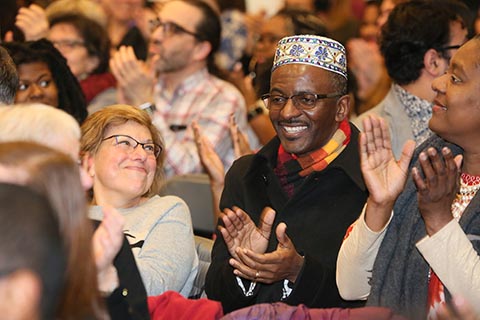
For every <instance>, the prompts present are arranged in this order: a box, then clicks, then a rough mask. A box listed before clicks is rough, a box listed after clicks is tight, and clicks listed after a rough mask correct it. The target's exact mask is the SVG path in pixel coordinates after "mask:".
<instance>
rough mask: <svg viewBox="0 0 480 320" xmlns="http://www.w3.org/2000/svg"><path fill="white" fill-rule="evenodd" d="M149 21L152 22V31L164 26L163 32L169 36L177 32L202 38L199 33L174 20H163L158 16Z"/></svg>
mask: <svg viewBox="0 0 480 320" xmlns="http://www.w3.org/2000/svg"><path fill="white" fill-rule="evenodd" d="M149 23H150V28H151V30H152V32H153V31H154V30H156V29H157V28H162V32H163V34H164V35H166V36H167V37H171V36H173V35H175V34H180V33H185V34H188V35H191V36H193V37H194V38H195V39H197V40H201V37H200V35H199V34H198V33H195V32H193V31H188V30H187V29H185V28H184V27H182V26H180V25H178V24H176V23H175V22H172V21H167V22H162V20H161V19H160V18H156V19H152V20H150V21H149Z"/></svg>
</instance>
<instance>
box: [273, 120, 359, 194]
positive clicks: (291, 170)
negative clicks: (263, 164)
mask: <svg viewBox="0 0 480 320" xmlns="http://www.w3.org/2000/svg"><path fill="white" fill-rule="evenodd" d="M350 135H351V128H350V125H349V123H348V120H344V121H342V122H341V123H340V125H339V126H338V129H337V131H335V133H334V134H333V137H332V138H331V139H330V140H329V141H328V142H327V143H326V144H325V145H324V146H323V147H322V148H320V149H318V150H315V151H313V152H310V153H309V154H306V155H304V156H301V157H299V156H296V155H294V154H290V153H288V152H286V151H285V149H284V148H283V146H282V145H281V144H280V147H279V148H278V158H277V167H276V168H275V169H274V172H275V174H276V175H277V177H278V179H279V180H280V185H281V186H282V189H283V191H285V193H286V194H287V195H288V197H289V198H291V197H292V196H293V195H294V194H295V192H296V190H298V188H299V187H300V185H301V184H302V182H303V180H304V178H305V177H307V176H308V175H310V174H311V173H312V172H316V171H322V170H323V169H325V168H326V167H327V166H328V165H329V164H330V163H331V162H332V161H333V160H334V159H335V158H336V157H338V155H339V154H340V153H341V152H342V151H343V149H345V147H346V146H347V144H348V143H349V142H350Z"/></svg>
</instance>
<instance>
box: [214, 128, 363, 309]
mask: <svg viewBox="0 0 480 320" xmlns="http://www.w3.org/2000/svg"><path fill="white" fill-rule="evenodd" d="M351 128H352V137H351V141H350V143H349V144H348V146H347V147H346V148H345V149H344V150H343V152H342V153H341V154H340V155H339V156H338V157H337V158H336V159H335V160H334V161H333V162H332V163H331V164H330V165H329V166H328V167H327V168H326V169H324V170H323V171H321V172H315V173H312V174H311V175H309V176H308V177H307V178H306V179H305V181H304V183H303V185H302V186H301V187H300V189H299V191H298V192H297V193H296V194H294V195H293V197H292V198H291V199H288V198H287V195H286V194H285V193H284V191H283V190H282V188H281V186H280V182H279V180H278V178H277V176H276V175H275V173H274V171H273V169H274V167H275V166H276V163H277V152H278V148H279V145H280V140H279V139H278V137H275V138H274V139H273V140H272V141H270V142H269V143H268V144H267V145H266V146H265V147H263V148H262V149H261V150H260V151H259V152H258V153H257V154H256V155H249V156H245V157H242V158H240V159H239V160H237V161H235V162H234V164H233V166H232V168H231V169H230V170H229V171H228V173H227V175H226V178H225V189H224V191H223V194H222V199H221V203H220V207H221V208H222V209H223V208H231V207H232V206H234V205H236V206H238V207H240V208H242V209H244V210H245V212H247V213H248V214H249V215H250V217H251V218H252V220H253V221H254V222H255V224H257V225H258V222H259V217H260V214H261V212H262V210H263V208H264V207H266V206H270V207H272V208H273V209H275V210H276V212H277V214H276V216H275V221H274V226H273V230H275V228H276V227H277V225H278V224H279V223H280V222H285V223H286V224H287V234H288V236H289V237H290V239H291V240H292V242H293V244H294V245H295V248H296V250H297V251H298V252H299V253H301V254H302V255H304V256H305V264H304V266H303V269H302V270H301V272H300V274H299V276H298V278H297V281H296V282H295V284H294V285H293V291H292V292H291V294H290V296H289V297H288V298H287V299H285V300H284V302H286V303H287V304H290V305H298V304H300V303H303V304H305V305H307V306H308V307H348V306H353V305H358V303H347V302H345V301H343V300H342V299H341V298H340V295H339V293H338V289H337V286H336V282H335V266H336V260H337V255H338V251H339V249H340V245H341V243H342V240H343V237H344V235H345V231H346V229H347V228H348V227H349V226H350V224H352V223H353V222H354V221H355V220H356V219H357V217H358V215H359V213H360V212H361V210H362V207H363V205H364V203H365V201H366V199H367V196H368V194H367V191H366V187H365V185H364V182H363V179H362V175H361V171H360V165H359V164H360V159H359V154H358V130H357V129H356V128H355V127H354V126H352V125H351ZM277 243H278V242H277V239H276V236H275V232H274V231H272V234H271V237H270V240H269V244H268V248H267V252H271V251H274V250H275V248H276V246H277ZM229 258H231V256H230V254H229V252H228V250H227V247H226V245H225V242H224V241H223V238H222V236H221V234H220V233H219V232H218V231H217V240H216V241H215V244H214V247H213V252H212V263H211V265H210V268H209V270H208V273H207V278H206V292H207V295H208V297H209V298H210V299H214V300H219V301H221V302H222V305H223V308H224V311H225V313H227V312H230V311H232V310H235V309H239V308H242V307H245V306H248V305H253V304H256V303H262V302H276V301H281V297H282V289H283V281H279V282H276V283H273V284H270V285H268V284H260V283H257V284H256V287H255V290H254V292H253V295H252V296H250V297H246V296H245V295H244V293H243V292H242V290H241V288H240V287H239V286H238V284H237V280H236V278H235V276H234V274H233V268H232V267H231V266H230V265H229V264H228V259H229ZM244 284H246V285H245V287H246V288H247V290H248V288H249V286H250V282H248V281H244Z"/></svg>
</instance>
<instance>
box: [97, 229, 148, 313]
mask: <svg viewBox="0 0 480 320" xmlns="http://www.w3.org/2000/svg"><path fill="white" fill-rule="evenodd" d="M93 223H94V225H95V228H97V227H98V226H99V225H100V221H96V220H93ZM113 265H114V266H115V268H116V269H117V273H118V278H119V281H120V284H119V286H118V288H117V289H115V290H114V291H113V292H112V294H111V295H110V296H109V297H108V298H107V299H106V304H107V308H108V313H109V314H110V318H111V319H112V320H113V319H114V320H146V319H150V314H149V312H148V305H147V291H146V290H145V286H144V285H143V281H142V278H141V276H140V272H139V271H138V267H137V263H136V262H135V258H134V256H133V254H132V250H130V244H129V243H128V240H127V238H126V237H125V236H124V237H123V244H122V247H121V248H120V251H119V252H118V254H117V256H116V257H115V259H114V260H113Z"/></svg>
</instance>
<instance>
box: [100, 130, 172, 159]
mask: <svg viewBox="0 0 480 320" xmlns="http://www.w3.org/2000/svg"><path fill="white" fill-rule="evenodd" d="M118 137H127V138H129V139H132V140H133V141H135V143H136V145H135V146H132V152H133V150H135V149H136V148H137V147H138V145H141V146H142V149H143V150H144V151H145V152H147V150H145V145H153V146H154V147H156V148H157V150H158V152H156V151H155V150H154V152H153V155H154V156H155V159H157V158H158V157H159V156H160V155H161V154H162V151H163V148H162V146H161V145H159V144H157V143H155V142H145V143H142V142H140V141H138V140H137V139H135V138H133V137H131V136H129V135H127V134H114V135H111V136H108V137H106V138H103V139H102V142H103V141H105V140H110V139H112V138H115V143H116V145H118ZM147 154H148V152H147Z"/></svg>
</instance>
